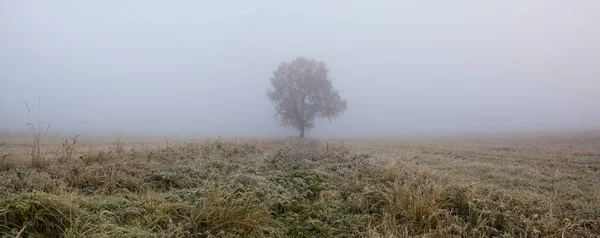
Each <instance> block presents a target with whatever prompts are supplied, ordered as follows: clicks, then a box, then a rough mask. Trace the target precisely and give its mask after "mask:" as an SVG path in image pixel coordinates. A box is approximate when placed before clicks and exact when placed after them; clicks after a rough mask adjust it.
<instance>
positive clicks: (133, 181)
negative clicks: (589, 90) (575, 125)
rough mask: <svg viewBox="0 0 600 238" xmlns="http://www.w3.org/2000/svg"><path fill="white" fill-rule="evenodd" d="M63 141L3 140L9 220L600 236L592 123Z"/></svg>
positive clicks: (90, 226)
mask: <svg viewBox="0 0 600 238" xmlns="http://www.w3.org/2000/svg"><path fill="white" fill-rule="evenodd" d="M68 146H69V147H68V148H67V149H65V148H66V147H65V146H64V145H63V146H61V143H60V142H57V143H45V144H44V145H43V146H42V149H41V152H40V154H41V156H43V160H42V161H44V163H43V164H35V166H34V165H32V164H31V163H30V153H29V152H30V150H29V149H28V148H30V145H28V144H23V143H16V142H14V141H13V142H8V143H7V142H4V143H3V144H2V145H1V146H0V159H1V161H0V234H2V235H3V236H5V237H16V236H18V234H19V233H21V234H20V235H21V237H239V236H243V237H410V236H418V237H421V236H427V237H450V236H456V237H484V236H485V237H490V236H495V237H562V236H563V235H564V237H597V236H600V185H599V184H600V180H598V178H600V136H597V135H591V136H590V135H587V136H575V137H569V138H563V137H560V138H554V139H518V138H505V139H486V140H474V139H471V140H460V141H459V140H436V141H433V140H431V141H416V140H415V141H392V140H377V141H374V140H370V141H369V140H352V141H344V142H342V141H315V140H293V139H290V140H223V139H212V140H205V141H201V142H170V143H169V144H167V145H165V144H164V143H163V144H151V145H147V144H146V143H135V142H127V141H122V140H121V139H120V138H119V140H118V141H117V142H116V143H114V142H112V143H102V144H97V145H94V146H92V145H90V143H89V142H88V144H85V143H74V142H72V143H69V144H68ZM65 151H67V152H68V153H69V154H68V156H66V155H67V154H66V153H65Z"/></svg>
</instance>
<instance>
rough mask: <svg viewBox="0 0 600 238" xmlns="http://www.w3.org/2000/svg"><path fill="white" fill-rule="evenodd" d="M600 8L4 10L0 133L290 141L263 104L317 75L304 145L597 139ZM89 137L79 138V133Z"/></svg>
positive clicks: (214, 5)
mask: <svg viewBox="0 0 600 238" xmlns="http://www.w3.org/2000/svg"><path fill="white" fill-rule="evenodd" d="M599 12H600V1H598V0H574V1H564V0H536V1H533V0H531V1H527V0H503V1H435V2H431V1H275V0H273V1H210V2H209V1H147V0H143V1H142V0H140V1H117V0H104V1H17V0H4V1H0V130H10V131H16V132H19V131H26V128H25V126H24V125H25V124H26V123H27V112H26V110H25V106H24V103H23V101H24V100H27V101H28V102H29V103H30V104H36V103H37V99H38V97H39V98H41V101H42V109H41V118H42V121H43V123H49V122H51V123H52V127H51V129H50V131H55V132H56V131H59V132H68V133H82V132H102V133H112V132H111V131H113V132H114V131H116V130H120V131H121V132H122V133H124V134H129V135H135V134H137V133H139V134H142V135H160V136H162V135H206V136H215V135H225V136H269V135H289V136H295V135H297V133H296V131H294V130H293V129H283V128H280V127H278V122H276V121H275V120H274V118H273V113H274V109H273V105H272V104H271V102H269V101H268V98H267V96H266V90H267V88H268V87H269V80H268V79H269V77H270V76H271V75H272V72H273V71H274V70H276V68H277V66H278V64H279V63H280V62H281V61H290V60H293V59H294V58H296V57H297V56H305V57H307V58H314V59H317V60H323V61H325V62H326V63H327V64H328V66H329V68H330V70H331V74H330V76H331V78H332V79H333V84H334V87H336V88H337V89H338V90H339V92H340V95H341V96H342V98H344V99H346V100H347V101H348V110H347V111H346V114H345V115H343V116H342V117H341V118H339V119H337V120H334V121H333V122H331V123H329V122H328V121H318V122H317V124H316V127H315V129H313V130H311V131H309V132H308V136H360V135H368V136H374V135H375V136H376V135H385V136H402V135H409V134H410V135H414V134H448V133H477V132H485V133H488V132H507V131H523V130H558V129H598V128H600V14H598V13H599ZM84 120H85V121H87V122H88V123H81V121H84Z"/></svg>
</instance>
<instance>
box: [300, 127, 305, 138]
mask: <svg viewBox="0 0 600 238" xmlns="http://www.w3.org/2000/svg"><path fill="white" fill-rule="evenodd" d="M300 138H304V125H302V126H301V127H300Z"/></svg>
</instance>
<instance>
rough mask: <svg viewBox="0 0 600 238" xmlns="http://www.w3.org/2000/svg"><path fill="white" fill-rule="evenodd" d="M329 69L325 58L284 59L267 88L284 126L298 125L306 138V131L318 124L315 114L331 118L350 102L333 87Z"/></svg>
mask: <svg viewBox="0 0 600 238" xmlns="http://www.w3.org/2000/svg"><path fill="white" fill-rule="evenodd" d="M328 74H329V69H328V68H327V65H325V63H324V62H323V61H318V62H317V61H316V60H314V59H310V60H309V59H306V58H304V57H298V58H296V59H295V60H294V61H292V62H290V63H288V62H282V63H281V64H280V65H279V68H277V71H275V72H273V77H271V78H270V80H271V86H273V88H270V89H269V90H268V91H267V95H268V96H269V99H270V100H271V101H272V102H273V103H274V104H275V110H276V113H275V117H279V122H280V123H281V126H286V127H289V126H291V127H294V128H296V129H298V130H299V131H300V138H304V131H305V130H308V129H311V128H313V127H314V119H315V117H319V118H327V119H329V121H331V120H332V119H334V118H336V117H338V116H340V115H341V114H343V113H344V111H346V108H347V103H346V101H345V100H342V98H341V97H340V95H339V94H338V92H337V90H334V89H333V86H332V84H331V79H329V77H328Z"/></svg>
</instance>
